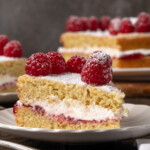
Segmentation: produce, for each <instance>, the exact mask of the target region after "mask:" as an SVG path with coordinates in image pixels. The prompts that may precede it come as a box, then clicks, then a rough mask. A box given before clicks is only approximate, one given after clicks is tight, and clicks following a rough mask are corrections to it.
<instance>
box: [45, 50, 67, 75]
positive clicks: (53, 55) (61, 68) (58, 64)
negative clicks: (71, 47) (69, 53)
mask: <svg viewBox="0 0 150 150" xmlns="http://www.w3.org/2000/svg"><path fill="white" fill-rule="evenodd" d="M46 55H47V57H48V58H49V59H50V61H51V63H52V74H61V73H64V72H65V71H66V68H67V65H66V62H65V59H64V58H63V57H62V55H61V54H60V53H57V52H53V51H51V52H48V53H47V54H46Z"/></svg>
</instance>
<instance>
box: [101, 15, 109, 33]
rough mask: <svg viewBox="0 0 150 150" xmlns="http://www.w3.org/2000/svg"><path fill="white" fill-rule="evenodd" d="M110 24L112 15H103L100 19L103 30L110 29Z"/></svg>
mask: <svg viewBox="0 0 150 150" xmlns="http://www.w3.org/2000/svg"><path fill="white" fill-rule="evenodd" d="M109 24H110V17H109V16H103V17H101V19H100V21H99V28H100V29H101V30H102V31H105V30H106V29H108V26H109Z"/></svg>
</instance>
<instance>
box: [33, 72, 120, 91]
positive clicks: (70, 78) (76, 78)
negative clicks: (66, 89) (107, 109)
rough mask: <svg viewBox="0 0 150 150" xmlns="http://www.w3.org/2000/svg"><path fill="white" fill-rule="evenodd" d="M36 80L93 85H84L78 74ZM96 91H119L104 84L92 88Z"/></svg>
mask: <svg viewBox="0 0 150 150" xmlns="http://www.w3.org/2000/svg"><path fill="white" fill-rule="evenodd" d="M36 78H40V79H47V80H54V81H58V82H63V83H64V84H78V85H82V86H84V85H85V86H94V85H90V84H86V83H85V82H83V81H81V75H80V74H78V73H65V74H60V75H48V76H41V77H36ZM94 87H96V88H98V89H102V90H104V91H106V92H111V91H115V92H117V91H118V92H119V90H118V89H117V88H116V87H114V86H112V85H111V84H106V85H102V86H94Z"/></svg>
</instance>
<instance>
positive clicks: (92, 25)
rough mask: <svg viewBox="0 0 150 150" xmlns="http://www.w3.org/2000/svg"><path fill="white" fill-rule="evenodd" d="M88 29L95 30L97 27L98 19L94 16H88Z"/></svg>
mask: <svg viewBox="0 0 150 150" xmlns="http://www.w3.org/2000/svg"><path fill="white" fill-rule="evenodd" d="M88 20H89V26H90V30H92V31H96V30H97V29H98V19H97V18H96V17H94V16H91V17H89V19H88Z"/></svg>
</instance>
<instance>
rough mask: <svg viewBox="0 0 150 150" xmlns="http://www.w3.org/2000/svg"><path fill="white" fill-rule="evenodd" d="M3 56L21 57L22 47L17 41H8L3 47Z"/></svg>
mask: <svg viewBox="0 0 150 150" xmlns="http://www.w3.org/2000/svg"><path fill="white" fill-rule="evenodd" d="M4 55H5V56H7V57H21V56H22V46H21V44H20V42H19V41H10V42H8V43H7V44H6V45H5V46H4Z"/></svg>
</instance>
